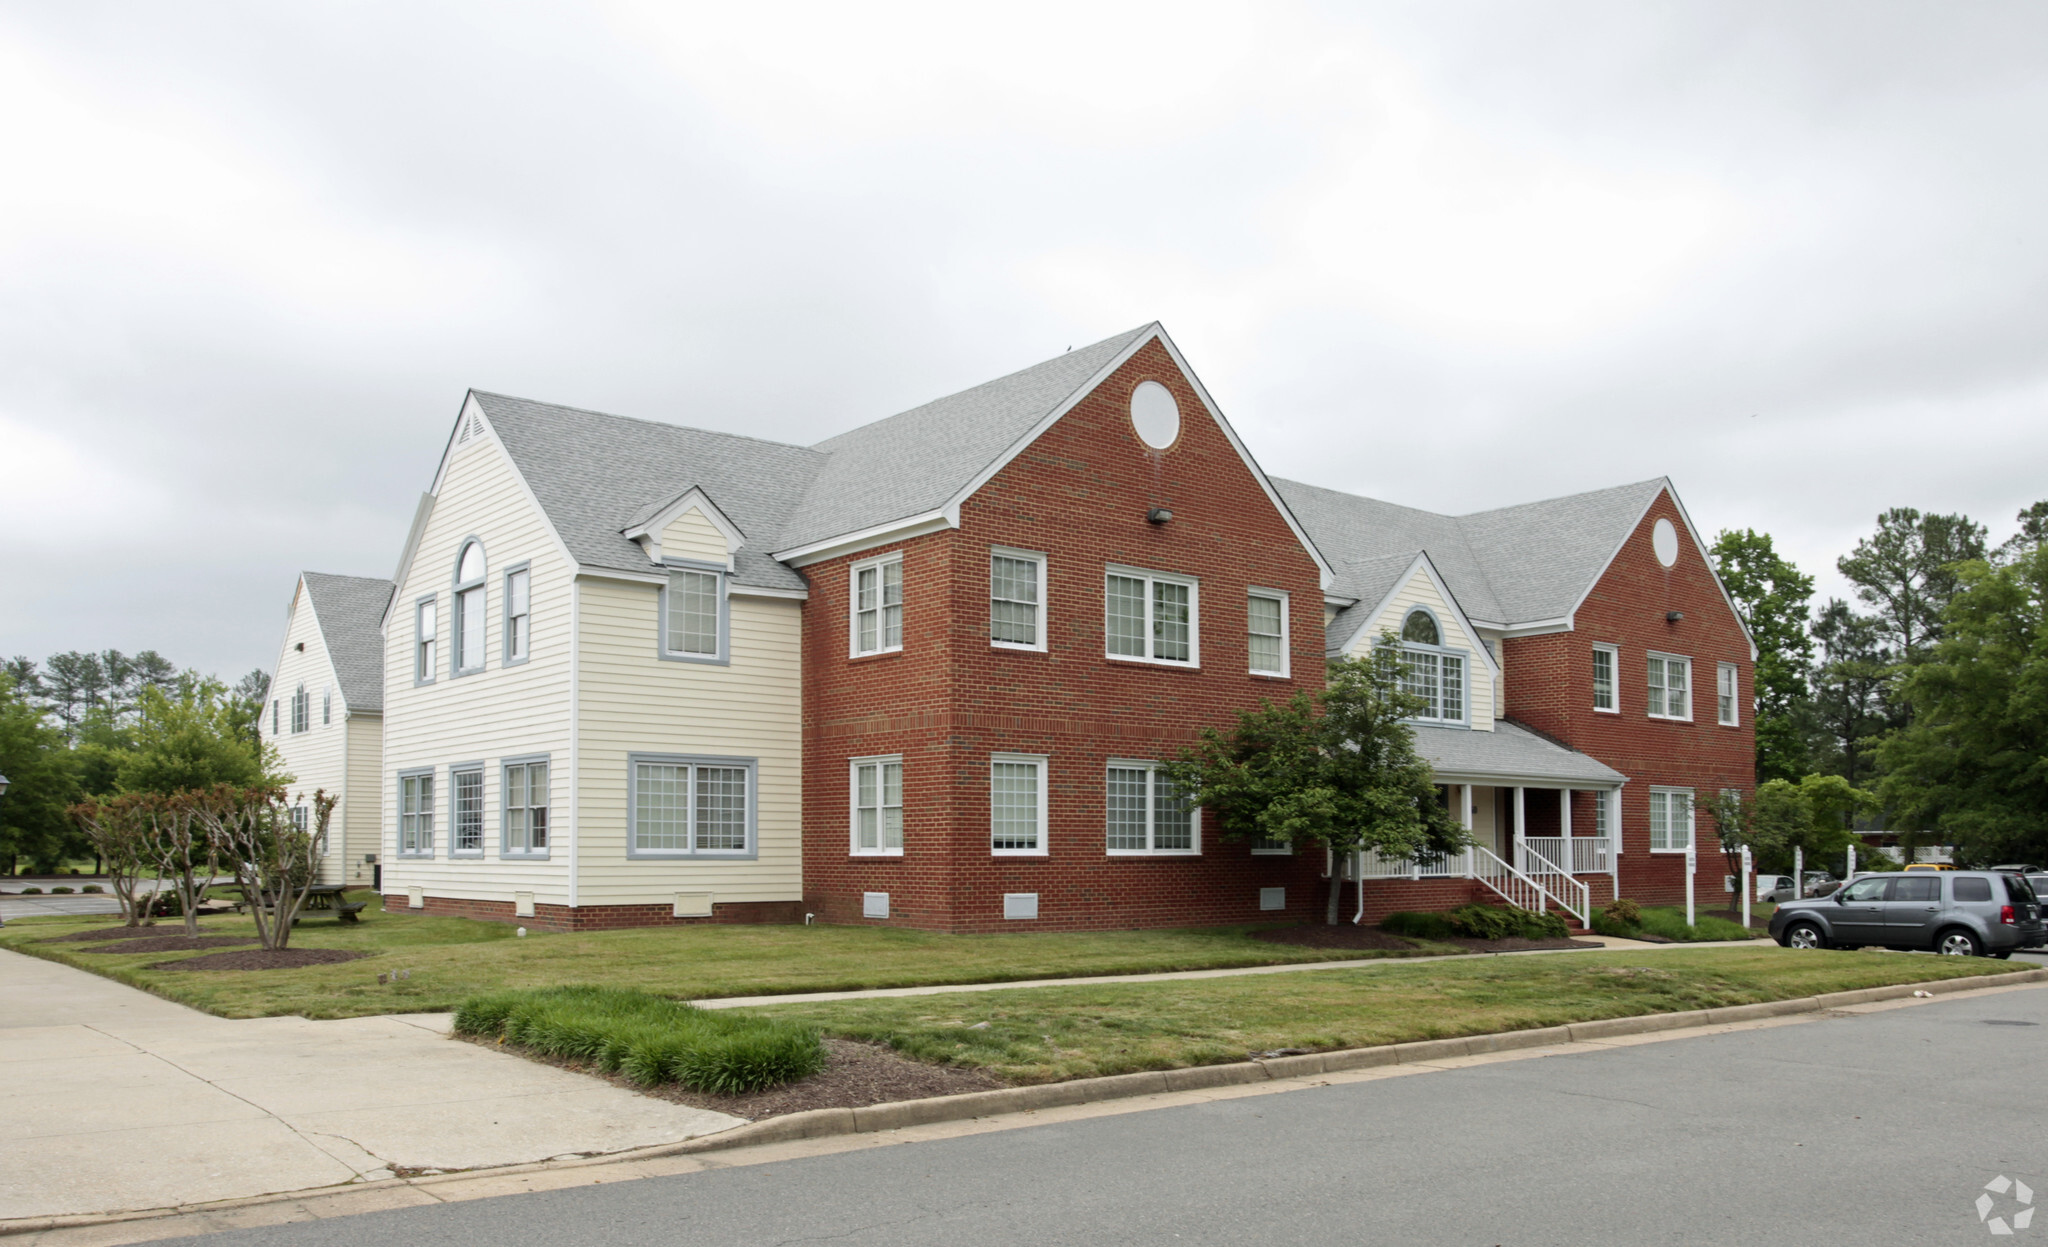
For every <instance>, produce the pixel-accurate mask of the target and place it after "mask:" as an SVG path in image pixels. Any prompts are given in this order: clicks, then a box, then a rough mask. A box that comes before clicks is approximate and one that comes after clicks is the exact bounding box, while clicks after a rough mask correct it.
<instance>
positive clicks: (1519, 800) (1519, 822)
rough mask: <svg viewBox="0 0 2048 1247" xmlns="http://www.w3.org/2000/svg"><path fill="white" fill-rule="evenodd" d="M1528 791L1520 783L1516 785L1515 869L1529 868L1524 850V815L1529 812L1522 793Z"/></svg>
mask: <svg viewBox="0 0 2048 1247" xmlns="http://www.w3.org/2000/svg"><path fill="white" fill-rule="evenodd" d="M1525 791H1526V789H1524V788H1523V787H1522V786H1521V785H1520V784H1516V785H1515V869H1516V870H1527V869H1529V859H1528V858H1527V857H1526V856H1524V854H1523V852H1522V827H1523V823H1524V822H1525V821H1526V820H1525V819H1524V818H1523V817H1522V816H1523V815H1524V814H1526V813H1527V812H1528V807H1527V806H1526V805H1525V804H1524V803H1523V796H1522V794H1523V793H1524V792H1525Z"/></svg>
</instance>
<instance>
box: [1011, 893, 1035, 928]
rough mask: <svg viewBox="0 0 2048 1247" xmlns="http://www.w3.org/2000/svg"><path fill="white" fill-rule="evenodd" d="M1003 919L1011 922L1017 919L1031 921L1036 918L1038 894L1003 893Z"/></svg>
mask: <svg viewBox="0 0 2048 1247" xmlns="http://www.w3.org/2000/svg"><path fill="white" fill-rule="evenodd" d="M1003 917H1005V918H1009V919H1011V920H1013V921H1014V920H1017V919H1032V918H1036V917H1038V893H1036V892H1005V893H1003Z"/></svg>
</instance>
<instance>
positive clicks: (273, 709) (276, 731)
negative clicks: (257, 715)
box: [270, 697, 284, 736]
mask: <svg viewBox="0 0 2048 1247" xmlns="http://www.w3.org/2000/svg"><path fill="white" fill-rule="evenodd" d="M283 705H284V698H282V697H273V698H271V699H270V734H271V735H272V736H279V735H282V734H283V729H281V728H279V727H278V725H277V724H278V708H279V707H280V706H283Z"/></svg>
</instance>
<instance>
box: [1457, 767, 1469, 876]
mask: <svg viewBox="0 0 2048 1247" xmlns="http://www.w3.org/2000/svg"><path fill="white" fill-rule="evenodd" d="M1458 790H1459V793H1460V795H1459V797H1458V805H1459V807H1460V808H1459V811H1458V820H1459V822H1461V823H1463V824H1464V827H1465V839H1467V840H1468V841H1469V840H1470V839H1471V838H1472V785H1470V784H1460V785H1458ZM1465 877H1466V878H1467V879H1470V878H1471V877H1472V846H1471V845H1470V844H1467V845H1466V846H1465Z"/></svg>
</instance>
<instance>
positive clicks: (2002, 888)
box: [1770, 870, 2048, 957]
mask: <svg viewBox="0 0 2048 1247" xmlns="http://www.w3.org/2000/svg"><path fill="white" fill-rule="evenodd" d="M1770 932H1771V938H1772V939H1774V940H1776V941H1778V943H1780V944H1782V945H1783V946H1785V947H1786V948H1862V947H1864V946H1866V945H1875V946H1879V947H1883V948H1890V949H1896V950H1898V951H1900V952H1906V951H1910V950H1915V949H1920V950H1926V951H1931V952H1937V953H1945V954H1948V955H1950V956H1959V957H1987V956H1988V957H2010V956H2012V955H2013V953H2014V952H2015V951H2016V950H2018V949H2022V948H2035V947H2038V946H2040V945H2041V944H2042V943H2044V942H2048V924H2044V921H2043V918H2042V913H2041V901H2040V899H2039V897H2038V896H2036V894H2035V892H2034V889H2033V886H2032V885H2031V884H2029V883H2028V882H2027V880H2026V877H2025V876H2023V875H2008V874H2000V873H1998V872H1996V871H1990V870H1944V871H1938V872H1937V871H1920V872H1916V873H1913V874H1905V873H1901V874H1896V875H1865V876H1863V877H1861V878H1858V879H1851V880H1850V881H1849V882H1848V883H1846V884H1844V885H1843V886H1842V887H1840V888H1838V889H1836V891H1835V892H1834V893H1833V894H1832V895H1829V896H1825V897H1816V898H1813V899H1811V900H1803V901H1791V902H1787V903H1785V904H1781V905H1779V906H1778V912H1776V913H1774V914H1772V915H1771V926H1770Z"/></svg>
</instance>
